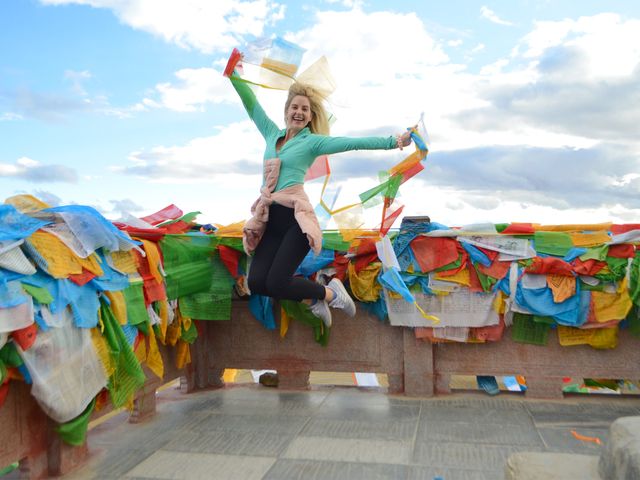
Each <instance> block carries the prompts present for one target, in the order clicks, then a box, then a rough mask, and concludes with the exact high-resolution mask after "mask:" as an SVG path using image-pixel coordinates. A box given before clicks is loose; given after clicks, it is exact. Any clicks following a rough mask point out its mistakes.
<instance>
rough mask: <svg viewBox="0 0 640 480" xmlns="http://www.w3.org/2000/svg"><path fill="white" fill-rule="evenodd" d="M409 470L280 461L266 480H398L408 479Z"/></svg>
mask: <svg viewBox="0 0 640 480" xmlns="http://www.w3.org/2000/svg"><path fill="white" fill-rule="evenodd" d="M407 469H408V467H406V466H404V465H389V464H383V463H349V462H319V461H315V460H289V459H279V460H278V461H276V463H275V464H274V465H273V467H271V469H270V470H269V471H268V472H267V474H266V475H265V477H264V480H326V479H331V480H398V479H404V478H406V477H407Z"/></svg>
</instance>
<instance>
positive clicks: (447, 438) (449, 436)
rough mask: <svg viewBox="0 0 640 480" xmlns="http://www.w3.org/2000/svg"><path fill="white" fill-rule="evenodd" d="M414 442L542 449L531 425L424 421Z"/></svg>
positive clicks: (538, 436)
mask: <svg viewBox="0 0 640 480" xmlns="http://www.w3.org/2000/svg"><path fill="white" fill-rule="evenodd" d="M416 441H422V442H452V443H477V444H483V445H529V446H535V447H539V448H544V444H543V443H542V440H541V439H540V435H538V432H537V431H536V429H535V427H534V426H533V424H532V425H531V426H522V425H500V424H480V423H461V422H432V421H426V422H421V423H420V428H419V429H418V435H417V437H416Z"/></svg>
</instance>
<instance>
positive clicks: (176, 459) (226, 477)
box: [125, 450, 275, 480]
mask: <svg viewBox="0 0 640 480" xmlns="http://www.w3.org/2000/svg"><path fill="white" fill-rule="evenodd" d="M274 462H275V458H268V457H246V456H242V455H216V454H207V453H184V452H168V451H164V450H159V451H157V452H156V453H154V454H153V455H151V456H150V457H149V458H148V459H146V460H145V461H144V462H142V463H140V464H139V465H137V466H136V467H135V468H133V469H131V470H130V471H129V472H127V474H126V476H125V478H165V479H189V480H198V479H203V480H205V479H206V480H218V479H220V480H232V479H238V480H260V479H261V478H263V477H264V474H265V473H266V472H267V471H268V470H269V468H271V466H272V465H273V463H274Z"/></svg>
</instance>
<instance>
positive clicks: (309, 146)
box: [231, 74, 397, 192]
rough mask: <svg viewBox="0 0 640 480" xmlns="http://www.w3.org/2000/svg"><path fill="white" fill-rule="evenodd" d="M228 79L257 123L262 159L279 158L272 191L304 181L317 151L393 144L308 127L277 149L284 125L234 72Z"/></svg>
mask: <svg viewBox="0 0 640 480" xmlns="http://www.w3.org/2000/svg"><path fill="white" fill-rule="evenodd" d="M231 83H232V84H233V86H234V88H235V89H236V91H237V92H238V95H239V96H240V99H241V100H242V104H243V105H244V108H245V110H246V111H247V113H248V114H249V118H251V120H252V121H253V123H254V124H255V125H256V127H257V128H258V130H259V131H260V134H261V135H262V137H263V138H264V139H265V142H266V144H267V146H266V149H265V152H264V160H268V159H271V158H280V176H279V177H278V183H277V185H276V188H275V190H274V191H275V192H277V191H279V190H282V189H284V188H287V187H291V186H293V185H298V184H301V183H304V176H305V175H306V173H307V170H308V169H309V167H311V164H312V163H313V161H314V160H315V159H316V157H318V156H319V155H330V154H333V153H339V152H347V151H351V150H391V149H393V148H396V146H397V144H396V139H395V137H393V136H389V137H330V136H327V135H317V134H314V133H311V130H309V128H308V127H305V128H304V129H302V130H301V131H300V132H299V133H298V134H297V135H296V136H295V137H293V138H292V139H290V140H288V141H287V143H285V144H284V145H283V146H282V148H280V151H279V152H276V143H277V141H278V139H279V138H281V137H284V136H285V135H286V133H287V131H286V129H280V128H278V127H277V125H276V124H275V123H274V122H273V121H272V120H271V119H270V118H269V117H268V116H267V114H266V113H265V111H264V110H263V109H262V106H261V105H260V103H259V102H258V99H257V98H256V96H255V94H254V93H253V91H252V90H251V88H250V87H249V86H248V85H247V84H246V83H245V82H243V81H241V80H238V78H237V77H236V76H235V74H234V76H232V77H231Z"/></svg>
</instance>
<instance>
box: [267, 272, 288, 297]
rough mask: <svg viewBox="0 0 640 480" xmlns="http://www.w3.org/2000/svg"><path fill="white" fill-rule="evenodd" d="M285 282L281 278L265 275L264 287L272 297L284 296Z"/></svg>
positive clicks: (285, 290)
mask: <svg viewBox="0 0 640 480" xmlns="http://www.w3.org/2000/svg"><path fill="white" fill-rule="evenodd" d="M287 283H288V282H286V281H284V280H283V279H282V278H277V277H273V276H270V277H267V279H266V282H265V289H266V291H267V292H268V293H267V295H269V296H270V297H273V298H285V296H286V294H287Z"/></svg>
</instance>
